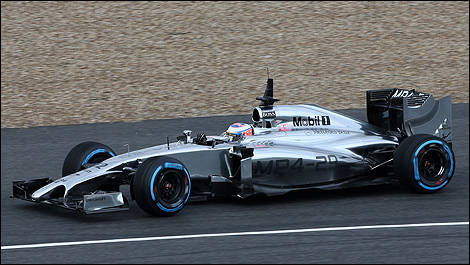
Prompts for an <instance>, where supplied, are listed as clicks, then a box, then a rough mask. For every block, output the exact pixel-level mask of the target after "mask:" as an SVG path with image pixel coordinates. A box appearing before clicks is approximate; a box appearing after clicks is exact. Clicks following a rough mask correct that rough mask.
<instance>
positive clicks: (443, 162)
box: [394, 134, 455, 193]
mask: <svg viewBox="0 0 470 265" xmlns="http://www.w3.org/2000/svg"><path fill="white" fill-rule="evenodd" d="M394 170H395V174H396V175H397V176H399V177H400V182H401V184H402V185H404V186H407V187H409V188H411V189H412V190H415V191H418V192H423V193H432V192H436V191H439V190H442V189H443V188H444V187H445V186H446V185H447V184H449V181H450V180H451V178H452V176H453V175H454V171H455V156H454V153H453V152H452V149H451V148H450V147H449V145H448V144H447V142H446V141H445V140H443V139H442V138H439V137H435V136H432V135H428V134H416V135H412V136H410V137H408V138H406V139H405V140H404V141H403V142H402V143H401V144H400V145H399V146H398V149H397V150H396V151H395V155H394Z"/></svg>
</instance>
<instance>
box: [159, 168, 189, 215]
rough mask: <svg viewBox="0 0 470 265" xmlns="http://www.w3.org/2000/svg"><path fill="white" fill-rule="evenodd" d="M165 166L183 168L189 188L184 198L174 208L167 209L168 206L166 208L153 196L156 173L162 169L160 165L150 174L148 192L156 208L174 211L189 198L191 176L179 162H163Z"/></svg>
mask: <svg viewBox="0 0 470 265" xmlns="http://www.w3.org/2000/svg"><path fill="white" fill-rule="evenodd" d="M164 166H165V168H176V169H180V168H181V169H183V170H184V172H185V173H186V176H187V177H188V184H189V190H188V195H187V196H186V199H185V200H184V202H183V203H181V204H180V205H178V206H177V207H175V208H172V209H169V208H166V207H165V206H163V205H162V204H161V203H160V202H158V201H157V199H156V198H155V195H154V194H153V185H154V183H155V177H156V176H157V173H158V172H159V171H160V170H161V169H162V166H159V167H158V168H157V170H155V172H154V173H153V175H152V180H151V181H150V194H151V195H152V199H153V200H154V201H156V202H157V206H158V208H160V209H161V210H162V211H165V212H169V213H171V212H176V211H178V210H179V209H181V208H182V207H183V206H184V204H185V203H186V202H187V201H188V199H189V194H190V193H191V178H190V176H189V172H188V170H186V168H184V167H183V166H182V165H181V164H177V163H168V162H167V163H165V164H164Z"/></svg>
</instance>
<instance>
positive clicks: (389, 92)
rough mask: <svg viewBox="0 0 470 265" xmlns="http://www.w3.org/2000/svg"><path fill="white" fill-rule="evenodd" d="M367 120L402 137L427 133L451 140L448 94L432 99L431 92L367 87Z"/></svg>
mask: <svg viewBox="0 0 470 265" xmlns="http://www.w3.org/2000/svg"><path fill="white" fill-rule="evenodd" d="M366 93H367V119H368V121H369V123H371V124H373V125H376V126H379V127H381V128H384V129H386V130H388V131H392V132H398V133H400V134H401V135H402V136H403V137H408V136H411V135H413V134H421V133H424V134H431V135H435V136H438V137H441V138H443V139H444V140H446V141H447V142H448V143H451V142H452V101H451V97H450V96H446V97H443V98H442V99H440V100H434V97H433V96H432V95H431V94H427V93H422V92H417V91H415V90H414V89H413V90H403V89H398V88H391V89H380V90H370V91H367V92H366Z"/></svg>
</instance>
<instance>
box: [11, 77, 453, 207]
mask: <svg viewBox="0 0 470 265" xmlns="http://www.w3.org/2000/svg"><path fill="white" fill-rule="evenodd" d="M366 96H367V120H368V122H364V121H361V120H357V119H354V118H351V117H348V116H346V115H343V114H340V113H338V112H336V111H333V110H329V109H327V108H323V107H320V106H318V105H314V104H302V105H276V106H275V105H274V104H275V102H277V101H278V99H276V98H274V96H273V79H272V78H269V77H268V80H267V85H266V88H265V92H264V95H263V96H260V97H257V98H256V99H257V100H259V101H260V104H259V106H257V107H255V108H254V109H253V112H252V115H251V117H252V123H251V124H247V123H241V122H236V123H233V124H232V125H231V126H230V127H229V128H228V129H227V130H226V131H225V132H222V133H221V134H220V135H214V136H209V135H206V134H205V133H204V132H201V133H198V134H197V135H196V136H195V137H193V135H192V132H191V131H190V130H185V131H183V133H182V134H181V135H178V136H177V138H176V139H177V141H174V142H171V143H170V141H168V140H167V143H166V144H161V145H156V146H152V147H148V148H145V149H140V150H137V151H133V152H127V153H124V154H120V155H117V154H116V152H115V151H113V150H112V149H111V148H110V147H109V146H107V145H104V144H101V143H97V142H83V143H80V144H78V145H76V146H75V147H74V148H73V149H72V150H71V151H70V152H69V153H68V155H67V156H66V158H65V160H64V162H63V167H62V177H61V178H58V179H56V180H53V179H51V178H40V179H34V180H27V181H24V180H23V181H14V182H13V196H12V197H14V198H18V199H22V200H26V201H30V202H35V203H40V204H47V205H53V206H59V207H62V208H66V209H70V210H75V211H79V212H82V213H87V214H90V213H102V212H111V211H120V210H127V209H129V199H128V198H126V197H125V196H124V195H123V193H122V192H121V190H120V187H121V186H122V185H130V195H129V197H130V199H131V200H135V201H136V203H137V205H138V206H139V207H140V208H141V209H142V210H143V211H145V212H147V213H149V214H151V215H156V216H172V215H175V214H177V213H179V212H180V211H181V210H182V209H183V207H184V206H185V205H186V204H188V202H189V201H190V200H201V199H210V198H212V197H238V198H247V197H250V196H253V195H259V194H263V195H267V196H274V195H282V194H285V193H287V192H291V191H296V190H306V189H309V190H312V191H314V190H316V189H321V190H330V189H339V188H349V187H358V186H365V185H377V184H389V183H400V184H401V185H403V186H405V187H407V188H409V189H410V190H412V191H416V192H422V193H433V192H437V191H440V190H442V189H444V187H445V186H446V185H448V184H449V182H450V180H451V178H452V176H453V174H454V170H455V158H454V154H453V152H452V117H451V114H452V112H451V107H452V105H451V97H450V96H446V97H444V98H442V99H440V100H435V99H434V98H433V96H432V95H431V94H428V93H422V92H418V91H415V90H404V89H398V88H392V89H380V90H371V91H367V92H366Z"/></svg>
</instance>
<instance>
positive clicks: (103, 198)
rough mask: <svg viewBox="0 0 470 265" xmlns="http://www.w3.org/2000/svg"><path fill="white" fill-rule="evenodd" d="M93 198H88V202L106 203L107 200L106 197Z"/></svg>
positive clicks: (94, 196)
mask: <svg viewBox="0 0 470 265" xmlns="http://www.w3.org/2000/svg"><path fill="white" fill-rule="evenodd" d="M92 196H93V197H88V198H86V201H89V202H93V201H105V200H106V199H107V197H106V196H96V195H92Z"/></svg>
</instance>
